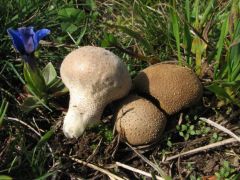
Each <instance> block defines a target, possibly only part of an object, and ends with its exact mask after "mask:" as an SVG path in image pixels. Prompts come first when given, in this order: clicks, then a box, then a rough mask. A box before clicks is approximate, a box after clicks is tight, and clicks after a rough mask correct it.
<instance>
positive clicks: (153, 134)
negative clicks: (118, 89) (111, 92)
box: [115, 95, 167, 145]
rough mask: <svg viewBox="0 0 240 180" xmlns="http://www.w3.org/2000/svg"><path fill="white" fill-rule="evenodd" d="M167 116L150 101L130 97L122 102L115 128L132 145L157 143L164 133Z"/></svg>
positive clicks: (133, 96) (135, 96) (134, 96)
mask: <svg viewBox="0 0 240 180" xmlns="http://www.w3.org/2000/svg"><path fill="white" fill-rule="evenodd" d="M166 120H167V119H166V116H165V115H164V113H163V112H161V111H160V110H159V109H158V108H157V107H156V106H155V105H154V104H153V103H151V102H150V101H148V100H146V99H144V98H142V97H140V96H137V95H130V96H128V97H126V98H125V99H124V100H122V101H121V102H120V105H119V108H118V110H117V113H116V122H115V127H116V130H117V132H118V133H119V134H120V135H121V137H122V138H123V139H125V140H127V142H128V143H130V144H132V145H146V144H149V143H152V142H154V141H157V139H159V138H160V136H161V134H162V132H163V131H164V128H165V125H166Z"/></svg>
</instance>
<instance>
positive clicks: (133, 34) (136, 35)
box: [109, 25, 153, 52]
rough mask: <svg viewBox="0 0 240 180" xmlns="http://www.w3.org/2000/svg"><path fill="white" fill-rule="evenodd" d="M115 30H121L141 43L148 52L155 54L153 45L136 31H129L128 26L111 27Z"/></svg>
mask: <svg viewBox="0 0 240 180" xmlns="http://www.w3.org/2000/svg"><path fill="white" fill-rule="evenodd" d="M109 26H111V27H113V28H116V29H120V30H121V31H122V32H124V33H125V34H127V35H129V36H130V37H132V38H134V39H136V40H137V41H138V42H139V43H141V44H142V45H143V46H144V47H145V48H146V49H147V50H148V51H150V52H153V47H152V45H151V44H150V43H149V42H148V41H147V40H146V39H145V38H144V37H142V35H141V34H140V33H138V32H136V31H133V30H131V29H129V28H128V27H126V26H120V25H109Z"/></svg>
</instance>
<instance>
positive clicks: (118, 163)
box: [116, 162, 164, 180]
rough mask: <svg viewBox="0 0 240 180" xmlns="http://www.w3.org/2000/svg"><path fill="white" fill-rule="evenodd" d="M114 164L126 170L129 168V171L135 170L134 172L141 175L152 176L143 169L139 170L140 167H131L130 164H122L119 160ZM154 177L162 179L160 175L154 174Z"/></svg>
mask: <svg viewBox="0 0 240 180" xmlns="http://www.w3.org/2000/svg"><path fill="white" fill-rule="evenodd" d="M116 165H117V166H120V167H122V168H125V169H128V170H130V171H133V172H136V173H139V174H142V175H144V176H147V177H150V178H152V175H151V174H150V173H148V172H145V171H142V170H140V169H137V168H133V167H131V166H128V165H126V164H123V163H120V162H116ZM155 177H156V179H158V180H164V179H163V178H161V177H159V176H155Z"/></svg>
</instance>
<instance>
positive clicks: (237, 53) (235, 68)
mask: <svg viewBox="0 0 240 180" xmlns="http://www.w3.org/2000/svg"><path fill="white" fill-rule="evenodd" d="M232 44H233V46H231V48H230V57H229V58H230V59H229V63H230V66H231V70H232V73H231V79H230V80H231V81H233V80H235V79H236V78H237V76H238V75H239V74H240V61H239V60H240V22H238V23H237V25H236V30H235V33H234V36H233V43H232Z"/></svg>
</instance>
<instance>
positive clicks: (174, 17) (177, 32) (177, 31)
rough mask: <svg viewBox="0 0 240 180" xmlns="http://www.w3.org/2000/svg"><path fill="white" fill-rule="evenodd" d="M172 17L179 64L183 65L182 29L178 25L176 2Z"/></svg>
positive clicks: (171, 9)
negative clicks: (181, 48)
mask: <svg viewBox="0 0 240 180" xmlns="http://www.w3.org/2000/svg"><path fill="white" fill-rule="evenodd" d="M170 17H171V22H172V30H173V36H174V38H175V40H176V46H177V54H178V63H179V64H180V65H182V57H181V50H180V29H179V24H178V21H179V19H178V17H177V13H176V11H175V2H174V1H173V6H172V7H170Z"/></svg>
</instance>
